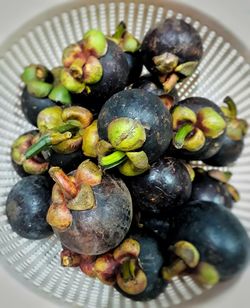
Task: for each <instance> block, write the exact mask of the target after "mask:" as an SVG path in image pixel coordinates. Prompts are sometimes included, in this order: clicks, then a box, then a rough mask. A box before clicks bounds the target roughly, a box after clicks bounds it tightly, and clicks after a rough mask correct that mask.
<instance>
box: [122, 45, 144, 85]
mask: <svg viewBox="0 0 250 308" xmlns="http://www.w3.org/2000/svg"><path fill="white" fill-rule="evenodd" d="M124 55H125V57H126V59H127V62H128V67H129V74H128V81H127V85H130V84H131V83H134V82H135V81H136V80H137V79H138V78H139V77H140V75H141V72H142V59H141V54H140V52H139V51H136V52H134V53H131V52H125V53H124Z"/></svg>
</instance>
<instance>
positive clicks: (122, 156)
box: [99, 151, 127, 169]
mask: <svg viewBox="0 0 250 308" xmlns="http://www.w3.org/2000/svg"><path fill="white" fill-rule="evenodd" d="M126 159H127V156H126V153H124V152H122V151H115V152H113V153H111V154H109V155H107V156H103V157H101V158H100V159H99V164H100V165H101V166H102V167H104V168H105V169H111V168H114V167H116V166H118V165H120V164H121V163H123V162H124V161H125V160H126Z"/></svg>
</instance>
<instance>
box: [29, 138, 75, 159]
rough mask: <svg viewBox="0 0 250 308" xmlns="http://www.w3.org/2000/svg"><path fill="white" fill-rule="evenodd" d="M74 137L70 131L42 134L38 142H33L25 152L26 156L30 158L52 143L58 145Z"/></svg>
mask: <svg viewBox="0 0 250 308" xmlns="http://www.w3.org/2000/svg"><path fill="white" fill-rule="evenodd" d="M71 137H72V134H71V133H70V132H65V133H63V134H61V133H51V134H46V135H44V136H42V137H41V138H40V139H39V140H38V141H37V142H36V143H34V144H32V146H30V147H29V148H28V150H27V151H26V152H25V158H26V159H29V158H31V157H32V156H34V155H37V154H39V153H40V152H41V151H43V150H46V149H48V147H49V146H51V145H56V144H58V143H60V142H62V141H65V140H68V139H70V138H71Z"/></svg>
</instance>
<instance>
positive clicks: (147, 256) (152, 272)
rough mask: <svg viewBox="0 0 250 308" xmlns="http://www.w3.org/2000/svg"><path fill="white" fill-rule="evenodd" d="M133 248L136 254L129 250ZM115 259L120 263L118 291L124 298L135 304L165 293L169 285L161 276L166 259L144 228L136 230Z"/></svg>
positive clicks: (156, 242)
mask: <svg viewBox="0 0 250 308" xmlns="http://www.w3.org/2000/svg"><path fill="white" fill-rule="evenodd" d="M131 245H133V252H132V251H130V250H129V249H128V247H130V246H131ZM126 252H127V253H126ZM113 256H114V259H115V260H119V262H120V266H119V267H118V270H117V276H116V289H117V290H118V291H119V292H120V293H121V294H122V295H124V296H126V297H129V298H131V299H133V300H135V301H149V300H152V299H155V298H156V297H157V296H159V295H160V294H161V293H162V292H163V291H164V289H165V287H166V282H164V280H163V279H162V276H161V268H162V266H163V263H164V257H163V255H162V252H161V249H160V246H159V243H158V241H157V239H156V238H155V237H154V236H153V235H152V234H150V233H149V232H147V231H146V230H144V229H143V228H141V229H137V231H135V230H134V231H133V233H130V234H129V236H128V238H127V239H126V240H125V241H124V242H123V243H122V244H121V245H120V246H119V247H118V248H116V250H115V251H114V253H113Z"/></svg>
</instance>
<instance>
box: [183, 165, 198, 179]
mask: <svg viewBox="0 0 250 308" xmlns="http://www.w3.org/2000/svg"><path fill="white" fill-rule="evenodd" d="M183 164H184V166H185V167H186V169H187V171H188V174H189V176H190V180H191V182H193V180H194V178H195V171H194V169H193V167H192V166H191V165H190V164H188V163H183Z"/></svg>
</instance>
